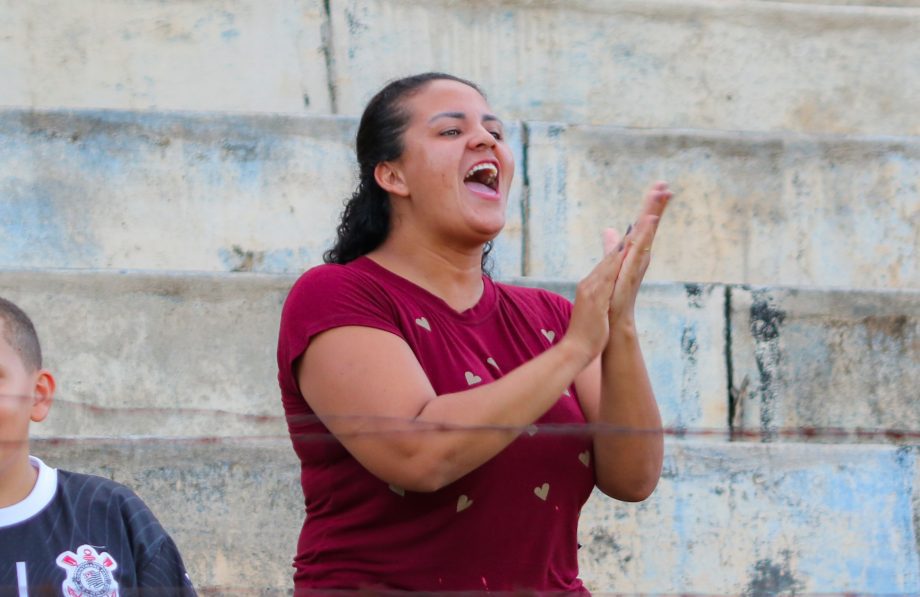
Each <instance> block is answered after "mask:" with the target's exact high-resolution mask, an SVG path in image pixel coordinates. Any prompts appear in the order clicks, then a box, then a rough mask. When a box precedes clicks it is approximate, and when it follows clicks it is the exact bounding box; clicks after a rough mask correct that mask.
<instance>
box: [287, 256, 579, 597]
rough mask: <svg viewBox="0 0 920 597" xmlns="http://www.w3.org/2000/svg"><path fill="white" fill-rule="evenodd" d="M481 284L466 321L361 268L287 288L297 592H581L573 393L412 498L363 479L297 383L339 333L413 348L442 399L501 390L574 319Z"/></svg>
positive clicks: (550, 297) (333, 269)
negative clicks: (312, 345) (488, 455)
mask: <svg viewBox="0 0 920 597" xmlns="http://www.w3.org/2000/svg"><path fill="white" fill-rule="evenodd" d="M483 284H484V291H483V295H482V298H481V299H480V301H479V302H478V303H477V304H476V305H475V306H474V307H472V308H471V309H468V310H467V311H464V312H462V313H458V312H456V311H455V310H453V309H452V308H450V307H449V306H448V305H447V304H446V303H445V302H444V301H442V300H441V299H440V298H438V297H436V296H434V295H433V294H431V293H429V292H427V291H426V290H424V289H422V288H420V287H418V286H416V285H415V284H413V283H412V282H410V281H408V280H406V279H405V278H401V277H400V276H397V275H396V274H394V273H392V272H390V271H389V270H387V269H385V268H383V267H381V266H380V265H378V264H377V263H375V262H374V261H372V260H371V259H368V258H366V257H361V258H359V259H356V260H355V261H353V262H351V263H349V264H347V265H321V266H319V267H315V268H313V269H311V270H310V271H308V272H307V273H305V274H304V275H303V276H301V278H300V279H299V280H298V281H297V283H296V284H295V285H294V287H293V288H292V289H291V292H290V294H289V296H288V298H287V301H286V302H285V304H284V310H283V312H282V316H281V332H280V337H279V340H278V367H279V372H278V379H279V382H280V384H281V393H282V401H283V403H284V410H285V414H286V416H287V421H288V429H289V430H290V433H291V439H292V441H293V444H294V451H295V452H296V453H297V455H298V456H299V457H300V461H301V484H302V485H303V491H304V497H305V504H306V510H307V519H306V521H305V523H304V526H303V529H302V531H301V534H300V540H299V542H298V545H297V556H296V558H295V559H294V567H295V569H296V572H295V574H294V581H295V587H296V588H297V589H298V590H302V589H310V588H313V589H323V588H329V589H332V588H338V589H351V588H362V587H376V588H381V589H383V588H386V589H396V590H416V591H419V590H421V591H469V590H472V591H483V590H491V591H510V590H515V589H533V590H540V591H574V592H586V591H585V589H584V587H583V585H582V583H581V581H580V580H579V579H578V561H577V555H576V552H577V547H578V546H577V539H576V530H577V524H578V514H579V511H580V510H581V507H582V505H584V503H585V501H586V500H587V499H588V496H589V495H590V494H591V490H592V489H593V487H594V468H593V466H592V464H593V463H592V460H593V453H592V450H591V439H590V437H589V435H588V434H581V433H571V432H560V429H561V428H560V427H556V426H557V425H560V424H562V425H563V428H564V426H565V425H569V426H570V425H571V424H573V423H574V424H583V423H584V422H585V418H584V415H583V413H582V411H581V409H580V407H579V405H578V400H577V397H576V395H575V388H574V385H573V386H571V387H570V388H569V389H568V390H567V391H566V393H565V394H563V395H562V396H561V397H560V399H559V400H558V401H557V402H556V404H555V405H554V406H553V407H552V408H551V409H550V410H549V411H548V412H547V413H546V414H545V415H544V416H543V417H541V418H540V419H539V420H538V421H537V422H536V425H535V426H531V427H529V428H528V429H527V430H526V432H524V433H522V434H521V435H520V436H519V437H518V438H517V439H516V440H515V441H514V442H512V443H511V444H510V445H509V446H508V447H507V448H505V449H504V450H503V451H502V452H501V453H499V454H498V455H496V456H495V457H494V458H492V459H491V460H490V461H488V462H487V463H485V464H483V465H482V466H480V467H479V468H478V469H476V470H474V471H472V472H471V473H469V474H467V475H466V476H464V477H462V478H461V479H458V480H457V481H455V482H453V483H451V484H450V485H448V486H447V487H444V488H443V489H440V490H438V491H435V492H433V493H417V492H412V491H405V490H403V489H401V488H399V487H393V486H390V485H388V484H387V483H385V482H384V481H382V480H380V479H379V478H377V477H375V476H374V475H372V474H371V473H370V472H368V471H367V470H366V469H364V468H363V467H362V466H361V465H360V464H359V463H358V462H357V461H356V460H355V459H354V458H353V457H352V456H351V455H350V454H349V453H348V452H347V451H346V450H345V448H343V447H342V445H341V444H340V443H339V442H338V440H336V439H335V437H333V436H332V435H331V434H330V433H329V431H328V430H327V429H326V427H325V426H323V425H322V423H320V422H319V421H318V420H317V419H316V417H315V416H313V412H312V411H311V410H310V407H309V406H308V405H307V402H306V401H305V400H304V397H303V395H302V394H301V393H300V389H299V387H298V384H297V381H296V379H295V372H294V371H293V363H294V361H295V360H297V358H298V357H300V356H301V355H302V354H303V352H304V351H305V350H306V348H307V345H308V344H309V342H310V339H311V338H312V337H313V336H315V335H316V334H318V333H320V332H322V331H324V330H328V329H330V328H334V327H339V326H352V325H358V326H367V327H372V328H377V329H381V330H385V331H387V332H390V333H393V334H395V335H397V336H399V337H400V338H402V339H403V340H405V342H406V343H407V344H408V345H409V347H410V348H411V349H412V351H413V352H414V353H415V356H416V357H417V358H418V361H419V363H420V364H421V366H422V369H423V370H424V371H425V373H426V374H427V376H428V379H429V380H430V382H431V385H432V386H433V387H434V389H435V391H436V392H437V393H438V394H446V393H451V392H458V391H462V390H464V389H467V388H469V387H471V386H474V385H478V384H486V383H489V382H490V381H492V380H495V379H498V378H499V377H501V376H502V375H503V374H504V373H507V372H509V371H511V370H512V369H514V368H516V367H518V366H519V365H521V364H523V363H525V362H527V361H529V360H530V359H532V358H533V357H534V356H536V355H537V354H539V353H541V352H543V351H544V350H546V349H547V348H549V347H550V346H551V345H552V344H553V342H555V341H558V339H560V338H561V337H562V335H563V334H564V333H565V330H566V327H567V325H568V321H569V317H570V315H571V308H572V306H571V303H569V302H568V301H567V300H566V299H565V298H563V297H561V296H558V295H555V294H553V293H550V292H547V291H545V290H539V289H531V288H520V287H516V286H508V285H505V284H499V283H495V282H493V281H492V280H491V279H490V278H488V277H485V276H484V277H483ZM343 400H347V397H343ZM570 430H571V428H570V427H569V431H570Z"/></svg>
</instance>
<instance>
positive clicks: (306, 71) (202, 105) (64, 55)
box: [0, 0, 332, 113]
mask: <svg viewBox="0 0 920 597" xmlns="http://www.w3.org/2000/svg"><path fill="white" fill-rule="evenodd" d="M325 21H326V13H325V10H324V8H323V2H322V1H321V0H259V1H253V0H206V1H203V2H202V1H197V2H147V1H145V0H80V1H79V2H72V1H70V0H29V1H28V2H21V1H19V0H0V81H3V85H2V86H0V105H6V106H25V107H32V108H58V107H66V108H115V109H138V110H206V111H213V110H218V111H219V110H227V111H248V112H289V113H303V112H318V113H329V112H330V111H331V109H332V103H331V97H330V89H329V84H328V78H327V76H326V59H325V46H324V35H323V27H324V24H325Z"/></svg>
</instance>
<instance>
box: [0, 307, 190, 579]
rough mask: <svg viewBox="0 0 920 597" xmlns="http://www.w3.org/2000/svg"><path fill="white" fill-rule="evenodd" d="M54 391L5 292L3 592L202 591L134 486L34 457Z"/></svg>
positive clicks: (0, 430)
mask: <svg viewBox="0 0 920 597" xmlns="http://www.w3.org/2000/svg"><path fill="white" fill-rule="evenodd" d="M54 389H55V382H54V377H52V375H51V373H50V372H48V371H47V370H46V369H42V363H41V347H40V345H39V342H38V336H37V335H36V333H35V328H34V327H33V325H32V322H31V321H30V320H29V318H28V316H27V315H26V314H25V313H23V312H22V310H21V309H19V308H18V307H17V306H16V305H14V304H13V303H11V302H9V301H7V300H5V299H3V298H0V595H4V596H5V595H17V596H20V597H21V596H24V595H64V596H65V597H103V596H105V597H118V596H119V595H121V596H124V595H136V594H144V595H195V591H194V589H193V588H192V584H191V581H190V580H189V578H188V574H186V572H185V566H184V565H183V563H182V558H181V556H180V555H179V551H178V549H177V548H176V545H175V543H173V541H172V539H171V538H170V537H169V535H168V534H167V533H166V531H165V530H164V529H163V527H162V526H160V523H159V522H157V519H156V518H155V517H154V515H153V514H152V513H151V512H150V510H149V509H148V508H147V506H146V505H145V504H144V502H142V501H141V499H140V498H139V497H137V496H136V495H135V494H134V492H132V491H131V490H130V489H128V488H127V487H125V486H123V485H120V484H118V483H115V482H114V481H111V480H109V479H104V478H102V477H96V476H92V475H82V474H79V473H71V472H67V471H59V470H56V469H53V468H50V467H48V466H47V465H45V464H44V463H43V462H42V461H41V460H39V459H37V458H35V457H33V456H30V455H29V423H30V421H35V422H39V421H42V420H44V419H45V417H46V416H47V415H48V411H49V409H50V408H51V402H52V399H53V397H54Z"/></svg>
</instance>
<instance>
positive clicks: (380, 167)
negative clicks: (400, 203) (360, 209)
mask: <svg viewBox="0 0 920 597" xmlns="http://www.w3.org/2000/svg"><path fill="white" fill-rule="evenodd" d="M374 180H376V181H377V184H378V185H380V188H381V189H383V190H384V191H386V192H387V193H389V194H390V195H396V196H397V197H408V196H409V185H408V184H406V179H405V177H404V176H403V173H402V171H401V170H400V169H399V167H398V166H397V165H396V164H394V163H393V162H380V163H379V164H377V166H376V167H374Z"/></svg>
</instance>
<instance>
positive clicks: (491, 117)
mask: <svg viewBox="0 0 920 597" xmlns="http://www.w3.org/2000/svg"><path fill="white" fill-rule="evenodd" d="M439 118H456V119H457V120H466V114H465V113H463V112H439V113H437V114H435V115H434V116H432V117H431V118H429V119H428V124H431V123H432V122H434V121H435V120H437V119H439ZM482 121H483V122H497V123H498V124H502V121H501V119H499V118H498V116H495V115H494V114H483V116H482Z"/></svg>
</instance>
